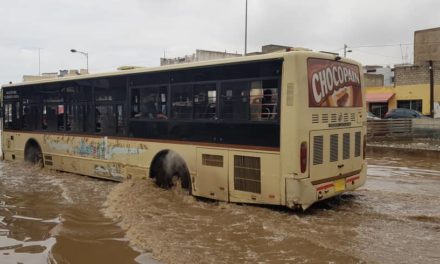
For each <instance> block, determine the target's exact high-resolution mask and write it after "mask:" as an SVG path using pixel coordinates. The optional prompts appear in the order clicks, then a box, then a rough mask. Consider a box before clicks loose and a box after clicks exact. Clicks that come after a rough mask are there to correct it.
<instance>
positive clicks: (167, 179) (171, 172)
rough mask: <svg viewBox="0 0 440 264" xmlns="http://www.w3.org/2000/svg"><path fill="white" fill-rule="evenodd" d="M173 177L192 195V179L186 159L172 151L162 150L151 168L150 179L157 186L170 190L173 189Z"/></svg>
mask: <svg viewBox="0 0 440 264" xmlns="http://www.w3.org/2000/svg"><path fill="white" fill-rule="evenodd" d="M173 177H177V178H178V179H180V182H181V186H182V188H184V189H187V190H188V191H189V192H190V193H191V178H190V173H189V170H188V167H187V166H186V163H185V161H184V159H183V158H182V157H181V156H180V155H179V154H177V153H176V152H174V151H172V150H162V151H160V152H159V153H157V154H156V156H155V157H154V159H153V161H152V162H151V166H150V178H154V179H155V182H156V185H157V186H159V187H161V188H164V189H169V188H171V187H173Z"/></svg>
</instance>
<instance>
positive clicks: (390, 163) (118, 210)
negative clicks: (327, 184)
mask: <svg viewBox="0 0 440 264" xmlns="http://www.w3.org/2000/svg"><path fill="white" fill-rule="evenodd" d="M368 163H369V168H368V180H367V184H366V185H365V186H364V187H363V188H361V189H360V190H358V191H356V192H352V193H347V194H344V195H342V196H340V197H337V198H334V199H331V200H328V201H325V202H323V203H319V204H316V205H314V206H312V207H311V208H310V209H309V210H308V211H306V212H305V213H303V212H298V211H290V210H287V209H283V208H274V207H261V206H250V205H239V204H228V203H218V202H212V201H206V200H198V199H195V198H193V197H191V196H189V195H187V194H186V193H185V192H184V191H183V190H180V189H174V190H171V191H166V190H162V189H159V188H157V187H156V186H155V185H154V184H153V183H152V182H150V180H132V181H127V182H125V183H122V184H115V183H112V182H106V181H101V180H94V179H90V178H87V177H81V176H76V175H71V174H65V173H59V172H51V171H47V170H40V169H38V168H34V167H30V166H28V165H23V164H21V163H10V162H2V163H0V202H1V204H0V220H1V221H0V263H46V262H49V263H136V262H141V263H150V262H152V260H151V259H150V258H149V257H148V255H146V254H152V256H153V257H154V258H155V259H158V260H159V261H160V262H163V263H257V262H258V263H439V262H440V250H439V249H440V193H439V190H440V164H439V163H438V161H437V160H435V159H432V160H430V159H427V158H423V159H421V158H417V157H400V158H398V157H393V158H391V157H381V158H371V157H370V158H369V159H368ZM135 249H139V251H140V252H146V253H144V254H141V253H139V251H138V250H135Z"/></svg>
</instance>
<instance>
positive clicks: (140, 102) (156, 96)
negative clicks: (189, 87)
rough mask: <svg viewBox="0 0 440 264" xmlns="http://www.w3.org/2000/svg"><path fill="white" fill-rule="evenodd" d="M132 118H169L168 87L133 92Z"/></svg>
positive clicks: (134, 90)
mask: <svg viewBox="0 0 440 264" xmlns="http://www.w3.org/2000/svg"><path fill="white" fill-rule="evenodd" d="M131 110H132V111H131V117H134V118H140V119H168V118H167V86H160V87H148V88H140V89H133V90H132V107H131Z"/></svg>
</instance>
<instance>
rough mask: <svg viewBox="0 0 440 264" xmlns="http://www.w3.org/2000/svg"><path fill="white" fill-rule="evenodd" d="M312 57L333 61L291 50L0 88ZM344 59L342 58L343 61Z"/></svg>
mask: <svg viewBox="0 0 440 264" xmlns="http://www.w3.org/2000/svg"><path fill="white" fill-rule="evenodd" d="M294 54H295V55H300V54H302V55H312V54H313V55H314V56H319V57H324V58H328V59H334V57H335V56H334V55H329V54H325V53H320V52H313V51H304V50H303V49H301V50H293V51H284V52H274V53H268V54H261V55H251V56H243V57H235V58H226V59H218V60H209V61H199V62H190V63H181V64H172V65H166V66H157V67H140V68H134V69H129V70H119V71H112V72H102V73H94V74H84V75H77V76H65V77H57V78H50V79H43V80H36V81H29V82H19V83H12V84H4V85H2V88H7V87H16V86H28V85H34V84H46V83H57V82H64V81H76V80H85V79H95V78H102V77H113V76H124V75H132V74H139V73H148V72H161V71H170V70H176V69H190V68H199V67H206V66H215V65H223V64H234V63H242V62H252V61H263V60H271V59H282V58H284V57H286V56H291V55H294ZM345 60H346V59H345V58H344V61H345Z"/></svg>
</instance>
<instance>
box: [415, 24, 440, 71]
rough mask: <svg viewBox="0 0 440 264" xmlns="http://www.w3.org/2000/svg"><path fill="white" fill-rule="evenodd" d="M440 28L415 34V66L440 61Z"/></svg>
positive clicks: (419, 31)
mask: <svg viewBox="0 0 440 264" xmlns="http://www.w3.org/2000/svg"><path fill="white" fill-rule="evenodd" d="M439 47H440V27H438V28H430V29H424V30H418V31H415V32H414V64H416V65H423V64H427V62H428V61H430V60H432V61H440V48H439Z"/></svg>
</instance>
